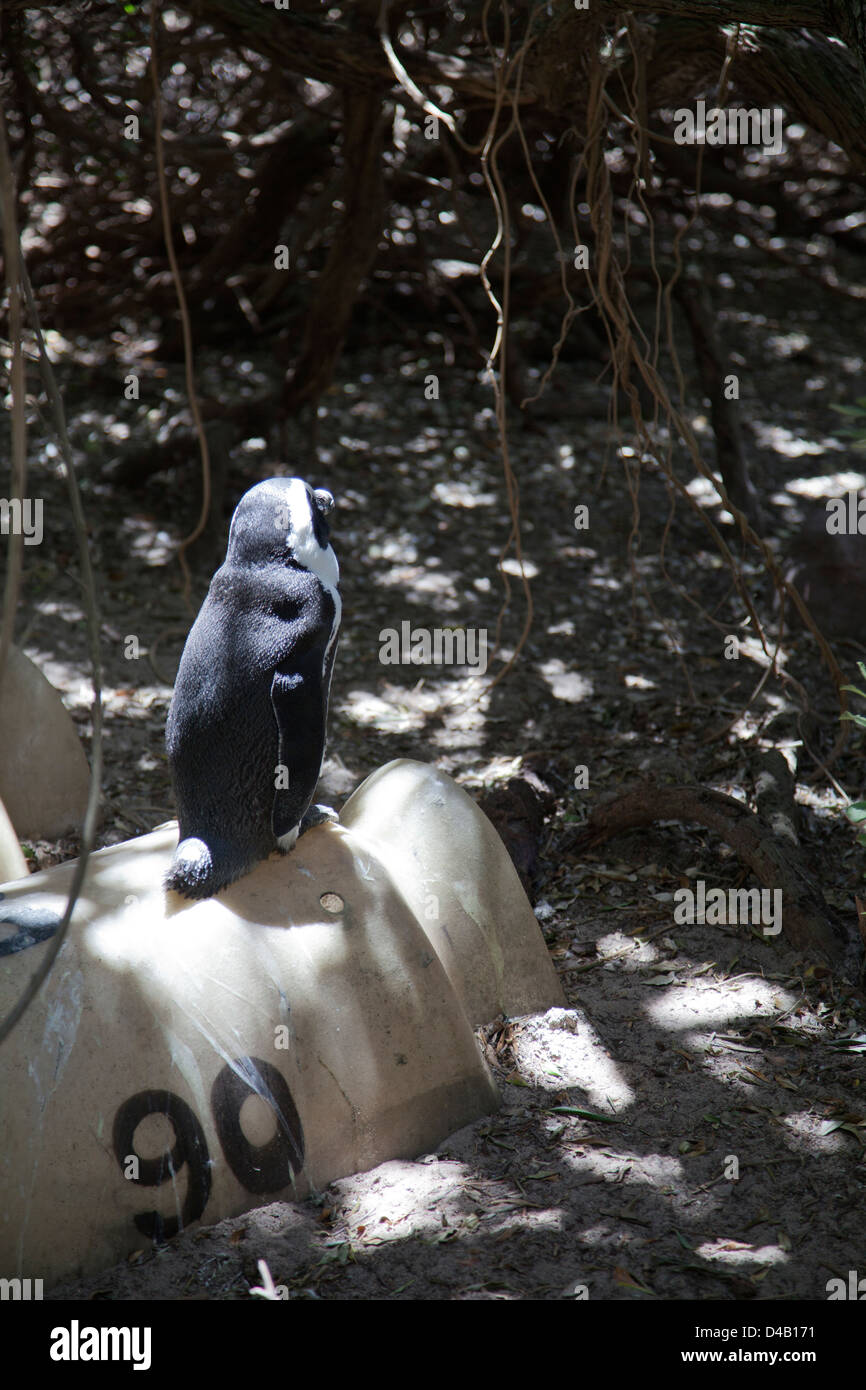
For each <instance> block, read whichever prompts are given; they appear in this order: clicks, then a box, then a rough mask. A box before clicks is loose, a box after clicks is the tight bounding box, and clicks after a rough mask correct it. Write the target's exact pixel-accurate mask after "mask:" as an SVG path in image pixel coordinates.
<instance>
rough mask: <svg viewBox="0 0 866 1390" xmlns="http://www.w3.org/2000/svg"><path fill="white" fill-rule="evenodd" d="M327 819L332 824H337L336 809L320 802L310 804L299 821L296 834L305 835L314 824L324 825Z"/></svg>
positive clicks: (338, 819)
mask: <svg viewBox="0 0 866 1390" xmlns="http://www.w3.org/2000/svg"><path fill="white" fill-rule="evenodd" d="M328 821H330V822H331V824H332V825H338V824H339V821H340V817H339V816H338V815H337V812H336V811H333V810H332V809H331V807H330V806H324V805H322V803H321V802H320V803H319V804H318V805H316V806H311V807H310V809H309V811H307V813H306V815H305V816H304V818H303V820H302V821H301V825H300V829H299V830H298V836H299V837H300V836H301V835H305V834H306V832H307V831H308V830H312V829H313V828H314V826H317V825H325V824H326V822H328Z"/></svg>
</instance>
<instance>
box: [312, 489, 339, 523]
mask: <svg viewBox="0 0 866 1390" xmlns="http://www.w3.org/2000/svg"><path fill="white" fill-rule="evenodd" d="M313 496H314V498H315V499H316V506H317V507H318V509H319V511H320V512H321V513H322V516H328V515H329V514H330V513H331V512H332V511H333V510H334V498H333V496H332V495H331V493H330V492H328V489H327V488H325V487H317V488H316V490H315V492H314V493H313Z"/></svg>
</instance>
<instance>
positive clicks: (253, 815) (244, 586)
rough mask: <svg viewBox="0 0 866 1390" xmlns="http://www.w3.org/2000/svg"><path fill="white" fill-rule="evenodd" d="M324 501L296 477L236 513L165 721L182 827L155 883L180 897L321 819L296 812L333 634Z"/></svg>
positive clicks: (205, 889)
mask: <svg viewBox="0 0 866 1390" xmlns="http://www.w3.org/2000/svg"><path fill="white" fill-rule="evenodd" d="M333 505H334V499H333V498H332V496H331V494H330V493H329V492H327V491H325V489H323V488H321V489H317V490H315V491H314V490H313V489H312V488H311V487H310V486H309V485H308V484H307V483H305V482H304V481H303V480H302V479H300V478H270V479H268V480H267V481H266V482H263V483H257V484H256V486H255V487H253V488H250V490H249V492H246V493H245V494H244V496H243V497H242V498H241V500H240V502H239V503H238V505H237V507H236V509H235V513H234V516H233V517H232V523H231V528H230V530H229V541H228V549H227V551H226V558H225V563H224V564H223V565H222V566H221V567H220V568H219V569H218V570H217V572H216V574H215V575H214V577H213V579H212V581H211V585H210V589H209V590H208V594H207V598H206V599H205V601H204V603H203V604H202V607H201V611H200V612H199V615H198V617H197V618H196V620H195V623H194V624H193V626H192V629H191V630H190V633H189V636H188V638H187V641H186V646H185V647H184V651H183V655H182V657H181V661H180V666H179V668H178V673H177V681H176V683H175V689H174V695H173V697H172V701H171V706H170V708H169V712H168V722H167V725H166V745H167V748H168V756H169V762H170V764H171V771H172V780H173V783H174V790H175V797H176V801H177V811H178V821H179V824H180V837H179V843H178V847H177V850H176V852H175V856H174V861H173V863H172V865H171V868H170V870H169V872H168V875H167V877H166V887H167V888H172V889H174V890H176V891H177V892H179V893H182V894H183V895H184V896H186V897H190V898H206V897H210V896H211V895H212V894H213V893H216V892H218V891H219V889H221V888H224V887H226V886H227V885H228V884H229V883H232V882H234V880H235V879H237V878H240V876H241V875H242V874H245V873H248V872H249V870H250V869H251V868H253V866H254V865H255V864H256V863H257V862H258V860H260V859H264V858H266V857H267V856H268V854H270V853H271V852H272V851H273V850H275V849H278V848H279V849H283V850H287V849H290V848H291V847H292V845H293V844H294V843H295V840H296V839H297V837H298V834H299V833H303V830H304V829H305V828H307V824H314V823H316V821H317V820H320V819H323V816H321V815H319V816H315V815H313V817H312V818H310V817H309V815H308V813H309V808H310V804H311V802H312V799H313V793H314V791H315V787H316V782H317V781H318V778H319V774H320V772H321V767H322V758H323V756H324V749H325V723H326V720H327V712H328V692H329V689H330V684H331V671H332V669H333V663H334V654H335V650H336V644H337V633H338V629H339V625H340V612H341V602H340V594H339V588H338V585H339V579H340V572H339V567H338V565H337V559H336V556H335V555H334V552H333V549H332V548H331V545H330V543H329V528H328V521H327V517H328V514H329V512H330V511H331V510H332V508H333ZM305 817H307V821H306V822H305Z"/></svg>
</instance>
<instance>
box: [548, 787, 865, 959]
mask: <svg viewBox="0 0 866 1390" xmlns="http://www.w3.org/2000/svg"><path fill="white" fill-rule="evenodd" d="M659 820H674V821H682V822H695V823H697V824H698V825H703V826H705V827H706V828H707V829H708V830H712V831H714V832H715V834H717V835H719V836H720V837H721V839H723V840H724V841H725V843H726V844H728V845H730V847H731V849H733V850H734V852H735V853H736V855H737V856H738V858H739V859H741V860H742V861H743V863H744V864H747V865H748V866H749V868H750V869H751V871H752V873H753V874H754V875H755V877H756V878H757V879H758V880H759V881H760V882H761V883H762V884H763V885H764V886H765V887H767V888H780V889H781V890H782V896H783V903H784V921H783V926H784V931H785V935H786V937H787V938H788V940H789V941H790V942H791V943H792V945H794V946H796V947H797V948H798V949H801V950H805V951H809V952H810V953H814V954H819V955H821V956H822V957H824V958H825V959H826V960H828V961H831V962H833V963H835V964H841V963H842V962H843V960H845V963H846V964H848V963H849V962H848V961H847V960H846V957H847V955H848V952H849V950H850V946H849V943H848V942H847V941H846V937H845V932H844V929H843V927H842V925H841V923H840V922H838V921H837V919H836V918H835V917H834V915H833V914H832V912H831V910H830V908H829V907H828V906H827V904H826V903H825V901H824V897H823V894H822V893H821V890H820V888H819V887H818V885H817V884H816V883H815V881H814V879H813V878H812V877H811V875H810V874H809V873H808V872H807V871H806V870H805V869H804V868H803V867H802V866H801V865H800V864H799V863H798V862H797V861H796V859H795V858H794V856H793V855H792V854H791V851H790V849H789V848H788V847H787V846H786V845H784V844H783V843H782V841H781V840H779V839H778V838H777V837H776V836H775V835H774V834H773V833H772V831H771V830H770V829H769V827H768V826H766V825H765V824H764V822H763V821H762V820H760V819H759V817H758V816H756V815H755V814H754V812H752V811H750V810H749V808H748V807H747V806H744V805H743V803H742V802H741V801H737V800H735V799H734V797H732V796H726V795H725V794H724V793H723V792H717V791H713V790H712V789H711V788H709V787H700V786H676V785H670V786H662V785H659V784H658V783H656V782H646V781H642V782H635V783H633V784H632V785H631V786H629V787H627V788H626V789H625V790H624V791H623V792H621V793H619V794H617V795H615V796H613V797H611V798H608V799H605V800H604V801H602V802H600V803H599V804H598V805H597V806H596V807H595V809H594V810H593V811H592V813H591V815H590V817H589V820H588V822H587V824H586V827H585V828H584V829H583V830H582V832H581V833H580V835H579V836H578V837H577V839H576V841H575V842H574V844H573V846H572V847H573V848H574V849H575V850H577V851H578V852H579V853H582V852H584V851H586V850H587V849H591V848H593V847H594V846H595V845H598V844H601V843H602V841H604V840H607V839H609V838H610V837H611V836H613V835H618V834H620V833H621V832H622V831H624V830H634V829H636V828H637V827H638V826H645V825H652V824H653V823H654V822H655V821H659Z"/></svg>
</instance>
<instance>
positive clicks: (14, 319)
mask: <svg viewBox="0 0 866 1390" xmlns="http://www.w3.org/2000/svg"><path fill="white" fill-rule="evenodd" d="M0 206H2V222H3V267H4V270H5V274H6V284H7V286H8V289H9V345H10V346H9V351H10V362H9V388H10V394H11V397H12V409H11V412H10V413H11V432H12V486H11V488H10V503H11V504H14V503H15V502H19V503H20V505H21V506H22V507H23V505H24V489H25V487H26V485H27V417H26V414H25V411H24V386H25V377H24V351H23V347H22V342H21V327H22V312H21V299H22V294H21V276H20V273H19V251H18V245H19V243H18V227H17V222H16V216H15V181H14V179H13V176H12V162H11V160H10V157H9V143H8V140H7V138H6V121H5V119H4V116H3V111H2V109H0ZM7 540H8V545H9V559H8V564H7V569H6V584H5V586H4V590H3V622H2V628H0V681H2V679H3V668H4V666H5V665H6V657H7V655H8V652H9V648H10V646H11V645H12V634H13V632H14V629H15V610H16V608H17V607H18V595H19V593H20V590H21V567H22V563H23V559H24V532H23V527H18V526H15V525H13V526H12V527H11V528H10V533H9V535H8V537H7Z"/></svg>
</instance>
